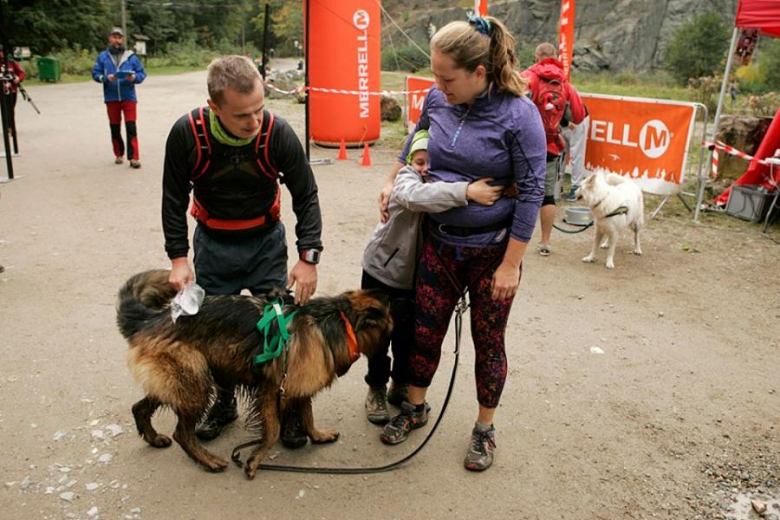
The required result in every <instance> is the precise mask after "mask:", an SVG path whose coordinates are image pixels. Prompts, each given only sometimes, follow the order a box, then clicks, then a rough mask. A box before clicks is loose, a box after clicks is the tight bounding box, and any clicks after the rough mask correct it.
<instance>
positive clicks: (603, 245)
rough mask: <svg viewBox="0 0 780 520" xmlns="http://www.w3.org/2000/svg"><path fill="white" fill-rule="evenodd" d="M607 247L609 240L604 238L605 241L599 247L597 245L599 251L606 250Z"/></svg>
mask: <svg viewBox="0 0 780 520" xmlns="http://www.w3.org/2000/svg"><path fill="white" fill-rule="evenodd" d="M608 247H609V239H608V238H605V239H604V240H603V241H602V242H601V245H599V248H601V249H606V248H608Z"/></svg>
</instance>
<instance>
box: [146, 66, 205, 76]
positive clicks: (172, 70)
mask: <svg viewBox="0 0 780 520" xmlns="http://www.w3.org/2000/svg"><path fill="white" fill-rule="evenodd" d="M203 70H206V67H204V66H200V65H162V66H156V67H155V66H152V67H149V68H148V69H146V73H147V74H149V75H150V76H168V75H171V74H184V73H187V72H197V71H203Z"/></svg>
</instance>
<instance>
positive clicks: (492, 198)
mask: <svg viewBox="0 0 780 520" xmlns="http://www.w3.org/2000/svg"><path fill="white" fill-rule="evenodd" d="M492 180H493V179H492V178H490V177H485V178H484V179H479V180H478V181H474V182H472V183H471V184H469V187H468V188H466V199H467V200H473V201H474V202H479V203H480V204H483V205H485V206H492V205H493V204H494V203H495V202H496V201H497V200H498V199H499V197H501V192H503V191H504V187H503V186H491V185H490V184H488V183H489V182H490V181H492Z"/></svg>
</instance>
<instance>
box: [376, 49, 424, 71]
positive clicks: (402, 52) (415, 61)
mask: <svg viewBox="0 0 780 520" xmlns="http://www.w3.org/2000/svg"><path fill="white" fill-rule="evenodd" d="M430 65H431V61H430V59H429V58H428V56H426V55H425V54H423V53H422V52H421V51H420V49H418V48H417V47H415V46H413V45H408V46H406V47H399V48H396V49H393V48H392V47H385V48H384V49H383V50H382V70H407V71H409V72H417V71H418V70H423V69H427V68H428V67H430Z"/></svg>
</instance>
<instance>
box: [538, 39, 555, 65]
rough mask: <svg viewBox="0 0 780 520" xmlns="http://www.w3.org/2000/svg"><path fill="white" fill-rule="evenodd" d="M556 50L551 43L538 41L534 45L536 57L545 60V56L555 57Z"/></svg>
mask: <svg viewBox="0 0 780 520" xmlns="http://www.w3.org/2000/svg"><path fill="white" fill-rule="evenodd" d="M557 57H558V51H557V50H556V49H555V45H553V44H552V43H547V42H545V43H540V44H539V45H537V46H536V59H537V60H540V61H541V60H545V59H547V58H557Z"/></svg>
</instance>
